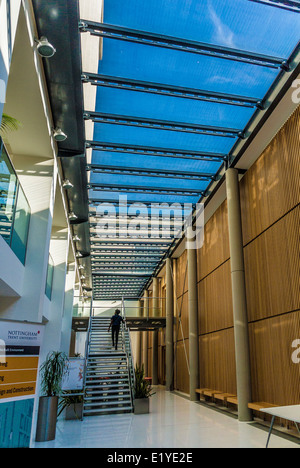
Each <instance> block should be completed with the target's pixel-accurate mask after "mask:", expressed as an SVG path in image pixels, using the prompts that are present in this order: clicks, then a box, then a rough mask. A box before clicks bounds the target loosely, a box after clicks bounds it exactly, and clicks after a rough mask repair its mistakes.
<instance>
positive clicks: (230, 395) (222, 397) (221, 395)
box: [215, 393, 236, 404]
mask: <svg viewBox="0 0 300 468" xmlns="http://www.w3.org/2000/svg"><path fill="white" fill-rule="evenodd" d="M228 398H236V395H234V394H233V393H218V394H216V395H215V399H216V400H219V401H223V402H224V403H225V404H226V403H227V399H228Z"/></svg>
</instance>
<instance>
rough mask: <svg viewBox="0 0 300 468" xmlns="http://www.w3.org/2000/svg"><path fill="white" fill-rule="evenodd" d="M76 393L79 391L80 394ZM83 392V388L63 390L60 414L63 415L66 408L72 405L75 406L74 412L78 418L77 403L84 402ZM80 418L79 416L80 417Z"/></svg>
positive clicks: (59, 405)
mask: <svg viewBox="0 0 300 468" xmlns="http://www.w3.org/2000/svg"><path fill="white" fill-rule="evenodd" d="M76 393H79V395H76ZM83 397H84V396H83V394H82V391H81V390H73V391H65V392H63V394H62V396H61V400H60V401H59V403H58V409H59V411H58V415H57V417H58V416H60V415H61V413H62V412H63V410H64V409H66V408H69V407H70V406H73V409H74V413H75V415H76V417H77V418H78V414H77V412H76V405H77V404H78V403H83ZM78 419H79V418H78Z"/></svg>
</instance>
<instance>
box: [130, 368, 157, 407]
mask: <svg viewBox="0 0 300 468" xmlns="http://www.w3.org/2000/svg"><path fill="white" fill-rule="evenodd" d="M152 395H154V393H153V392H152V387H151V385H150V383H149V382H148V381H147V380H146V379H145V370H144V365H142V367H139V366H138V365H136V367H135V387H134V401H133V406H134V412H135V414H145V413H149V398H150V397H151V396H152Z"/></svg>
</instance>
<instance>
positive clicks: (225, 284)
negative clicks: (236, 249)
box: [198, 260, 233, 335]
mask: <svg viewBox="0 0 300 468" xmlns="http://www.w3.org/2000/svg"><path fill="white" fill-rule="evenodd" d="M198 307H199V314H198V316H199V331H200V334H201V335H203V334H205V333H210V332H212V331H216V330H222V329H224V328H230V327H233V312H232V292H231V278H230V261H229V260H228V261H227V262H225V263H223V264H222V265H221V266H220V267H219V268H217V269H216V270H214V271H213V272H212V273H211V274H210V275H208V276H207V277H205V278H204V279H203V280H202V281H200V282H199V283H198Z"/></svg>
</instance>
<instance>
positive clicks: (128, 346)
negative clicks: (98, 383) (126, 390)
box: [122, 297, 135, 405]
mask: <svg viewBox="0 0 300 468" xmlns="http://www.w3.org/2000/svg"><path fill="white" fill-rule="evenodd" d="M122 312H123V318H124V322H125V324H124V328H123V337H124V345H125V352H126V356H127V364H128V369H129V377H130V389H131V398H132V405H133V400H134V395H135V369H134V362H133V354H132V343H131V336H130V331H129V328H128V327H127V323H126V309H125V301H124V297H123V298H122Z"/></svg>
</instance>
